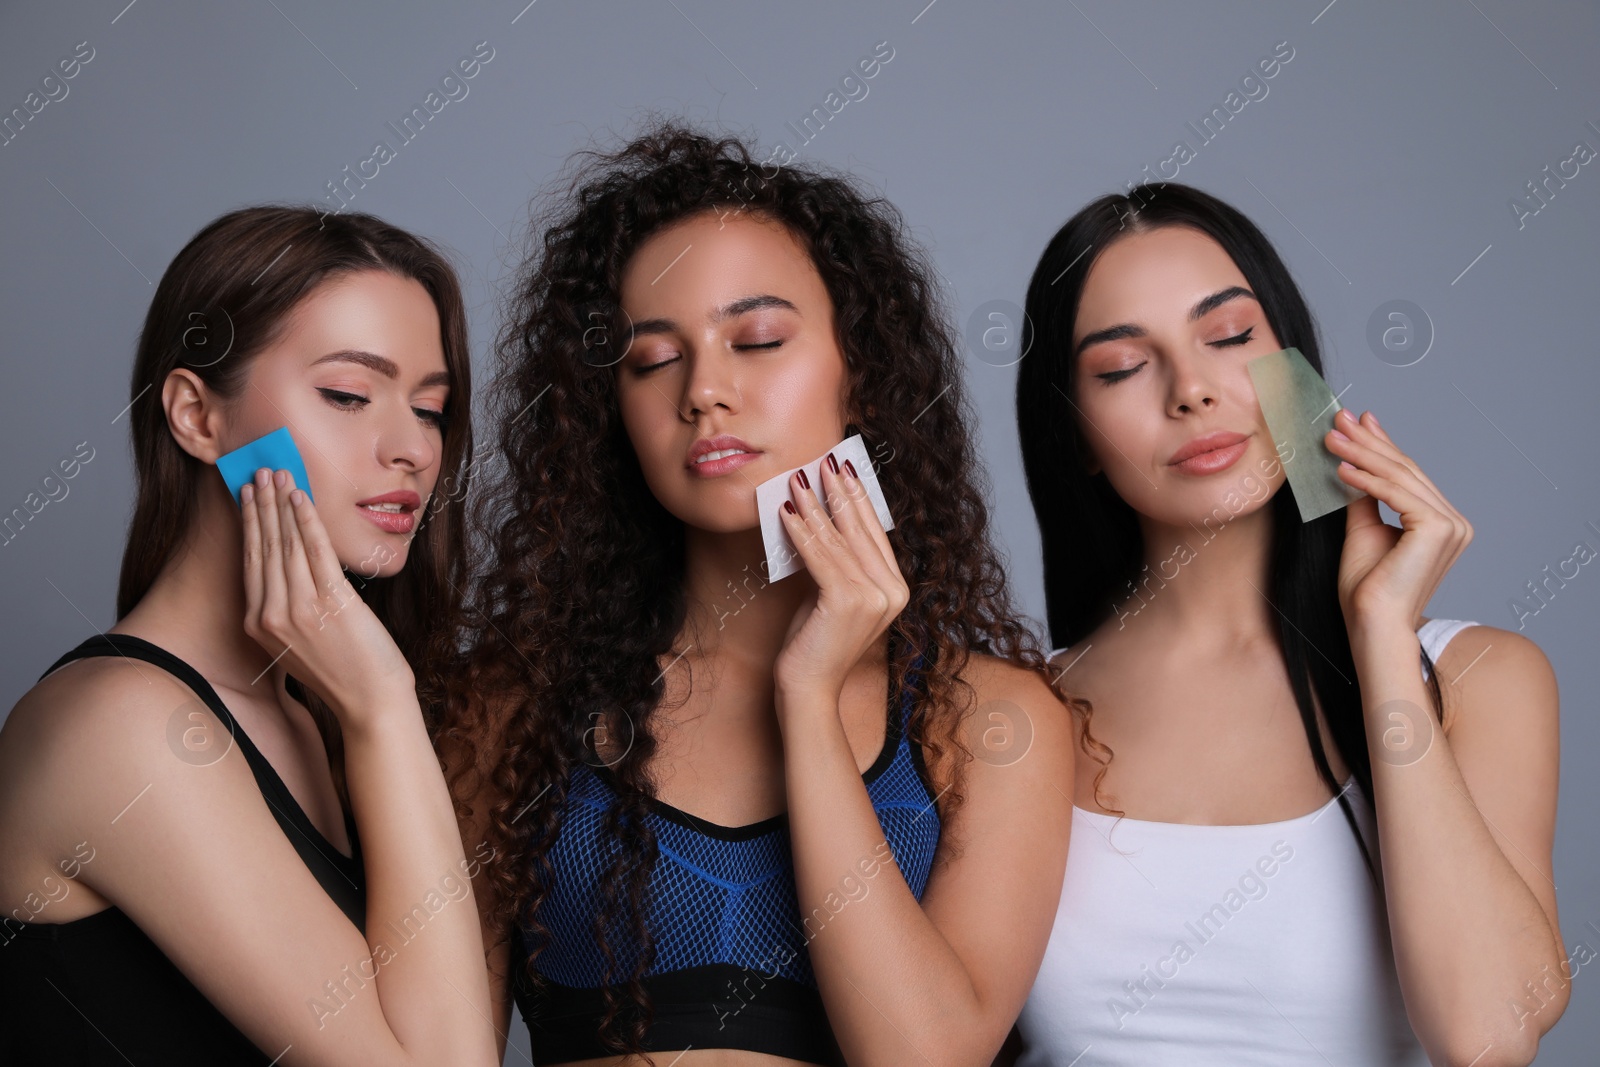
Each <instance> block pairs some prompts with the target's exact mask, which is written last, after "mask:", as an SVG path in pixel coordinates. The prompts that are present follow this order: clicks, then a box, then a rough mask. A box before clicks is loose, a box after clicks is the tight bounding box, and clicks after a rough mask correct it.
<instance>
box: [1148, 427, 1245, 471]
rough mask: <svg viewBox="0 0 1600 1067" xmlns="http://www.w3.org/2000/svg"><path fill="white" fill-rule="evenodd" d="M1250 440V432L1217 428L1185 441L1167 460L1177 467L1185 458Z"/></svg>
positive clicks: (1168, 463) (1170, 464) (1189, 458)
mask: <svg viewBox="0 0 1600 1067" xmlns="http://www.w3.org/2000/svg"><path fill="white" fill-rule="evenodd" d="M1246 440H1249V435H1248V434H1242V433H1234V432H1233V431H1231V430H1217V431H1215V432H1213V433H1207V434H1201V435H1200V436H1199V437H1196V438H1193V439H1192V440H1190V441H1187V442H1185V443H1184V445H1183V447H1182V448H1180V449H1178V450H1177V451H1176V452H1174V453H1173V454H1172V458H1171V459H1169V460H1167V465H1168V466H1169V467H1176V466H1178V465H1179V464H1181V463H1183V462H1184V461H1185V460H1191V459H1194V458H1195V457H1196V456H1203V455H1205V454H1206V453H1207V452H1218V451H1221V450H1222V449H1225V448H1232V447H1233V446H1234V445H1237V444H1239V443H1240V442H1242V441H1246Z"/></svg>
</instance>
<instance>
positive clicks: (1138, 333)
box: [1072, 285, 1260, 356]
mask: <svg viewBox="0 0 1600 1067" xmlns="http://www.w3.org/2000/svg"><path fill="white" fill-rule="evenodd" d="M1242 296H1247V297H1249V298H1250V299H1251V300H1255V299H1256V294H1254V293H1252V292H1251V291H1250V290H1248V289H1246V288H1244V287H1243V286H1239V285H1231V286H1229V287H1228V288H1226V289H1219V290H1217V291H1216V292H1214V293H1212V294H1211V295H1210V296H1208V297H1206V298H1205V299H1204V300H1201V301H1200V302H1199V303H1197V304H1195V306H1194V307H1192V308H1190V309H1189V321H1190V322H1196V321H1198V320H1200V319H1201V318H1204V317H1205V316H1206V315H1207V314H1209V313H1211V312H1212V311H1215V310H1216V309H1217V308H1219V307H1221V306H1222V305H1223V304H1226V303H1227V302H1228V301H1230V300H1237V299H1238V298H1239V297H1242ZM1256 302H1257V303H1260V301H1256ZM1144 336H1146V333H1145V329H1144V327H1143V326H1135V325H1134V324H1133V323H1131V322H1124V323H1122V324H1121V325H1120V326H1109V327H1107V328H1106V329H1104V330H1096V331H1095V332H1094V333H1091V334H1087V335H1085V337H1084V339H1083V340H1081V341H1079V342H1078V347H1077V348H1076V349H1075V350H1074V351H1073V353H1072V354H1073V355H1074V356H1081V355H1083V350H1084V349H1085V348H1088V347H1089V346H1090V345H1097V344H1101V343H1102V342H1105V341H1120V340H1122V339H1123V338H1124V337H1144Z"/></svg>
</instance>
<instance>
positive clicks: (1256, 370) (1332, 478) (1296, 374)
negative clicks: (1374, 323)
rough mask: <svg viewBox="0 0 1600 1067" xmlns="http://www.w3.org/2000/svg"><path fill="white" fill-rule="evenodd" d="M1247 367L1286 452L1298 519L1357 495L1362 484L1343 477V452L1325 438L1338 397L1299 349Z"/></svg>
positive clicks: (1338, 505)
mask: <svg viewBox="0 0 1600 1067" xmlns="http://www.w3.org/2000/svg"><path fill="white" fill-rule="evenodd" d="M1245 369H1246V370H1248V371H1249V372H1250V380H1251V381H1252V382H1254V383H1255V387H1256V399H1257V400H1258V401H1259V402H1260V403H1261V414H1262V415H1263V416H1265V418H1266V420H1267V431H1268V432H1269V433H1271V434H1272V441H1273V443H1274V444H1275V445H1277V446H1278V454H1279V455H1280V456H1282V455H1287V456H1288V458H1287V459H1286V460H1284V464H1283V469H1284V472H1285V473H1286V474H1287V475H1288V476H1289V486H1290V488H1292V489H1293V490H1294V500H1295V503H1296V504H1298V505H1299V506H1300V521H1301V522H1310V521H1311V520H1312V519H1317V518H1321V517H1322V516H1324V515H1326V514H1328V513H1329V512H1330V511H1337V510H1339V509H1340V508H1342V507H1344V506H1345V505H1346V504H1348V503H1350V501H1352V500H1355V499H1357V498H1359V497H1360V496H1361V495H1362V493H1361V491H1360V490H1358V489H1355V488H1353V487H1351V486H1349V485H1346V484H1345V483H1344V482H1342V481H1340V480H1339V475H1338V470H1339V457H1338V456H1336V455H1334V454H1333V453H1332V452H1329V451H1328V449H1327V448H1326V447H1325V446H1324V445H1323V443H1322V439H1323V437H1324V436H1325V435H1326V434H1327V432H1328V431H1329V430H1331V429H1333V417H1334V415H1336V414H1338V412H1339V408H1340V405H1339V398H1338V397H1336V396H1334V395H1333V390H1332V389H1330V388H1328V383H1327V382H1325V381H1323V380H1322V375H1320V374H1318V373H1317V372H1316V369H1315V368H1314V367H1312V366H1311V364H1309V363H1307V362H1306V357H1305V356H1303V355H1301V354H1300V350H1299V349H1298V348H1285V349H1284V350H1283V351H1281V352H1274V353H1272V354H1271V355H1267V356H1261V357H1260V358H1258V359H1252V360H1251V361H1250V362H1249V363H1246V364H1245ZM1285 446H1287V447H1285Z"/></svg>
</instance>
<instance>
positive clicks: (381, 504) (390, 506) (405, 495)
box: [356, 489, 422, 514]
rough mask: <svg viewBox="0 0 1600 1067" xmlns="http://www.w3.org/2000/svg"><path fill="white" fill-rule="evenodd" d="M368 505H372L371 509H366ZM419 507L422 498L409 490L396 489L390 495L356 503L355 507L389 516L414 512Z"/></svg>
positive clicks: (369, 498) (385, 494)
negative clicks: (385, 513) (382, 512)
mask: <svg viewBox="0 0 1600 1067" xmlns="http://www.w3.org/2000/svg"><path fill="white" fill-rule="evenodd" d="M369 505H373V507H368V506H369ZM396 505H398V507H397V506H396ZM421 506H422V498H421V497H420V496H418V495H417V494H416V493H413V492H412V491H411V490H409V489H396V490H395V491H394V492H391V493H384V494H383V495H381V496H369V497H367V499H365V500H357V501H356V507H358V508H368V510H377V511H384V512H388V513H390V514H397V513H401V512H411V511H416V510H417V509H418V508H419V507H421Z"/></svg>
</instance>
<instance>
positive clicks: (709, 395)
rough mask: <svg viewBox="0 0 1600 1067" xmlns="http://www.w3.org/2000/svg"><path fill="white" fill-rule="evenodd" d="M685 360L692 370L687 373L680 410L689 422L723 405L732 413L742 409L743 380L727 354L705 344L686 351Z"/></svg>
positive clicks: (723, 407)
mask: <svg viewBox="0 0 1600 1067" xmlns="http://www.w3.org/2000/svg"><path fill="white" fill-rule="evenodd" d="M683 359H684V362H685V363H686V364H687V365H688V372H689V373H688V374H686V375H684V380H683V397H682V399H681V401H680V404H679V407H678V413H679V415H680V416H682V418H683V419H684V421H685V422H693V421H694V420H695V418H696V417H697V416H700V415H704V414H707V413H709V412H711V411H713V410H715V409H716V408H719V407H720V408H722V409H723V410H724V411H730V412H732V411H737V410H738V407H739V381H738V377H737V374H736V373H735V371H734V367H733V365H732V361H731V360H729V359H728V358H727V355H726V354H725V353H722V352H718V351H716V350H714V349H712V348H711V347H710V346H703V347H701V348H700V349H698V350H697V351H692V352H685V353H684V356H683Z"/></svg>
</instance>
